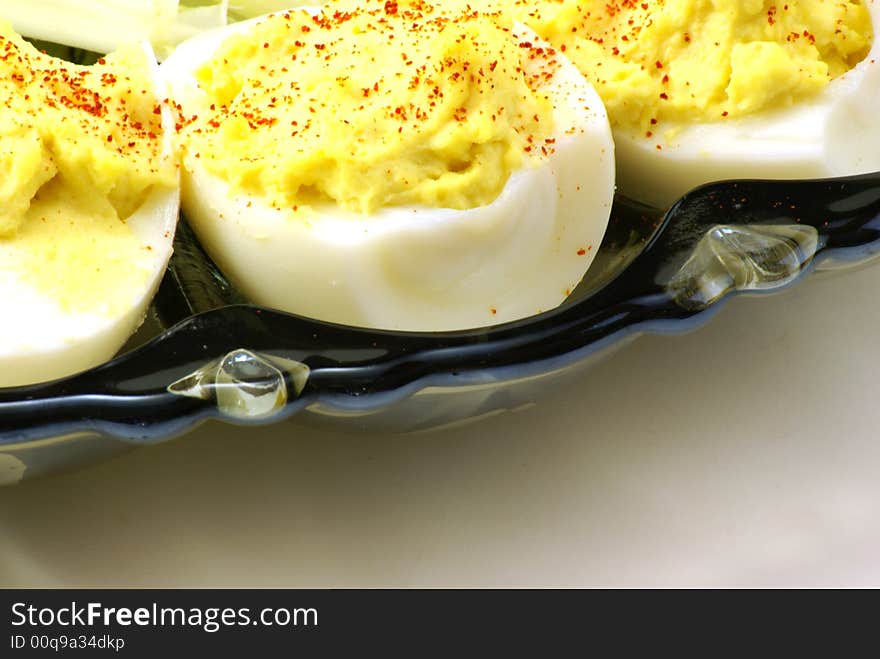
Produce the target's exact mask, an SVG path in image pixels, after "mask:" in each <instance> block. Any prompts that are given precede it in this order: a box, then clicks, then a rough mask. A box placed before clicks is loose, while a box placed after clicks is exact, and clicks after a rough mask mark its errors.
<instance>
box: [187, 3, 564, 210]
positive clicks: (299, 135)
mask: <svg viewBox="0 0 880 659" xmlns="http://www.w3.org/2000/svg"><path fill="white" fill-rule="evenodd" d="M534 48H535V46H534V45H533V44H530V43H522V42H520V43H518V41H517V40H516V39H514V38H513V37H512V36H511V34H510V25H509V24H505V23H504V22H503V20H502V19H501V17H499V16H497V15H489V14H484V13H479V12H476V11H474V10H472V9H470V8H468V7H467V6H466V5H465V4H464V3H461V4H460V5H453V3H445V4H438V5H437V6H432V5H429V4H427V3H425V2H420V1H419V0H399V1H395V0H388V1H379V2H377V1H376V0H369V1H366V2H364V1H361V2H351V3H340V2H334V3H332V4H330V5H326V6H325V7H323V9H322V10H321V12H320V13H318V14H316V15H310V14H308V13H306V12H302V11H290V12H288V13H285V14H281V15H275V16H273V17H271V18H269V19H266V20H264V21H263V22H261V23H259V24H258V25H256V26H255V27H253V28H252V29H250V30H249V31H248V32H247V33H246V34H243V35H238V36H234V37H231V38H229V39H228V40H227V41H226V42H224V44H223V45H222V47H221V48H220V49H219V51H218V52H216V53H215V54H214V56H213V57H212V59H211V60H210V61H209V62H208V63H207V64H205V65H204V66H203V67H201V69H200V70H199V71H198V74H197V78H198V81H199V85H200V87H201V89H202V90H203V91H204V93H205V99H204V109H203V111H200V112H199V113H198V114H197V115H196V116H194V117H190V118H188V125H187V127H186V128H185V129H184V131H183V145H184V149H185V151H186V153H187V154H188V157H193V158H198V159H199V160H200V162H201V163H202V164H203V166H204V167H205V168H206V169H207V170H208V171H209V172H211V173H212V174H214V175H216V176H218V177H220V178H222V179H224V180H226V181H228V182H229V183H230V184H231V185H232V187H233V190H235V191H237V192H245V193H250V194H254V195H260V196H262V197H264V198H266V199H267V200H269V203H270V204H271V205H272V206H273V207H275V208H279V209H294V210H296V209H298V208H301V207H310V206H313V205H316V204H321V203H325V202H335V203H336V204H338V205H339V206H340V207H342V208H344V209H346V210H349V211H354V212H360V213H369V212H372V211H375V210H376V209H378V208H381V207H387V206H402V205H420V206H428V207H444V208H456V209H465V208H472V207H476V206H480V205H484V204H487V203H489V202H491V201H493V200H494V199H495V198H496V197H497V196H498V194H499V193H500V192H501V190H502V189H503V187H504V185H505V183H506V181H507V179H508V177H509V176H510V174H511V172H512V171H514V170H516V169H518V168H520V167H522V166H524V165H526V164H528V163H529V162H531V161H534V160H538V159H540V158H542V157H543V155H542V154H546V152H547V150H546V148H544V149H543V151H542V147H543V146H544V145H545V143H546V141H547V140H549V136H550V135H551V131H552V128H553V126H552V121H553V120H552V106H551V103H550V101H549V100H548V99H547V97H546V96H545V95H543V94H541V93H540V91H536V90H539V88H540V84H539V83H540V82H541V81H539V80H534V79H531V78H530V75H529V74H528V73H527V71H528V67H527V65H526V62H527V60H528V59H529V58H530V57H534V56H535V55H536V53H535V52H533V49H534ZM541 54H542V55H543V53H541Z"/></svg>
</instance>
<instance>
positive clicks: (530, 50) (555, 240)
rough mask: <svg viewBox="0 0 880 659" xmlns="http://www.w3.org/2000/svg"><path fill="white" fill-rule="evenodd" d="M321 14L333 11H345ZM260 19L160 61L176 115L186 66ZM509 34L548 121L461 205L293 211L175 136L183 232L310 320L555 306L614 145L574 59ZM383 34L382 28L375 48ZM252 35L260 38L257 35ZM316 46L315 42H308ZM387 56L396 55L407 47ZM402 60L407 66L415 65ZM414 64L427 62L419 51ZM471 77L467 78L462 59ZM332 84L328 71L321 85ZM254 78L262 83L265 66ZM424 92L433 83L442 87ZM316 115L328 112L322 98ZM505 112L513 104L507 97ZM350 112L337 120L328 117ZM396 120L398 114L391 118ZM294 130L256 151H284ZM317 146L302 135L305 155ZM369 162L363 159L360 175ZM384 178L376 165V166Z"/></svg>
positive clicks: (586, 239) (355, 321)
mask: <svg viewBox="0 0 880 659" xmlns="http://www.w3.org/2000/svg"><path fill="white" fill-rule="evenodd" d="M378 6H380V7H381V3H379V4H378ZM420 6H427V5H425V3H420ZM384 10H385V12H387V15H386V16H385V17H383V16H379V17H378V18H377V23H382V22H383V21H384V20H386V18H387V20H391V18H393V15H394V14H396V13H397V12H398V11H401V12H402V11H404V9H403V3H402V2H401V8H400V9H399V10H398V7H397V3H385V8H384ZM292 11H294V10H292ZM295 11H299V10H295ZM309 11H310V12H311V14H312V15H314V16H316V17H317V18H316V21H318V23H321V21H323V20H325V19H322V18H320V16H319V12H320V11H321V10H319V9H313V10H309ZM333 11H334V9H332V8H331V9H328V10H327V12H328V14H327V16H333V15H334V14H333ZM336 11H337V13H336V14H335V15H336V16H337V17H338V16H345V15H346V14H345V13H344V12H341V13H340V10H339V9H338V8H337V9H336ZM380 19H381V20H380ZM260 20H264V19H257V21H250V22H245V23H241V24H237V25H233V26H229V27H227V28H224V29H222V30H219V31H215V32H213V33H208V34H205V35H200V36H198V37H195V38H193V39H191V40H189V41H187V42H185V43H184V44H182V45H181V46H180V47H179V48H178V49H177V50H176V51H175V52H174V53H173V54H172V55H171V56H170V57H169V58H168V59H167V60H166V61H165V62H164V63H163V65H162V67H161V68H162V71H163V73H164V76H165V78H166V79H167V80H168V81H169V83H170V86H171V89H172V93H173V97H174V98H175V101H176V102H177V103H179V104H180V112H181V114H182V116H183V117H185V118H190V117H193V116H197V115H203V114H204V113H206V112H208V111H209V110H208V105H209V103H210V100H209V99H208V98H207V96H206V94H205V92H204V90H203V89H202V88H201V87H200V82H199V80H198V79H197V72H198V71H199V69H200V67H202V66H203V65H204V64H205V63H206V62H208V61H209V60H210V59H211V58H212V55H213V54H214V53H215V52H217V50H218V49H219V48H220V47H221V44H223V42H224V40H226V39H227V38H229V37H230V36H231V35H234V34H235V35H242V34H246V33H248V32H249V31H250V30H252V29H254V28H255V26H256V25H257V24H258V23H259V21H260ZM328 20H329V19H328ZM413 22H415V23H418V21H413ZM300 29H302V30H303V32H305V31H306V30H307V29H308V26H306V27H305V28H299V27H296V28H294V29H293V30H292V32H295V33H294V34H292V35H291V37H290V39H291V40H293V39H297V38H298V36H297V35H298V34H301V32H298V30H300ZM315 29H317V28H315ZM352 29H356V28H352ZM510 37H511V38H512V39H513V40H514V42H513V43H515V44H517V45H518V47H519V48H520V49H522V52H523V55H522V58H521V59H522V67H523V69H524V70H525V75H526V76H527V78H528V79H529V80H531V81H532V83H531V84H534V85H535V92H536V93H538V94H539V95H542V96H544V97H546V99H547V100H548V107H551V108H552V117H548V119H549V118H552V126H553V128H552V133H551V134H550V135H549V136H547V137H546V138H545V139H543V140H542V141H541V143H540V144H537V143H536V144H535V145H534V149H533V150H532V149H531V147H529V148H528V150H529V151H532V153H531V154H530V155H529V157H527V158H525V159H524V160H523V162H522V164H521V165H520V166H518V167H517V168H516V169H515V171H513V172H512V173H511V174H510V176H509V178H507V180H506V181H504V182H503V185H502V186H501V189H500V191H499V193H498V194H497V195H495V196H494V197H493V198H492V199H489V200H487V201H486V202H485V203H481V204H478V205H476V206H474V207H466V208H455V207H442V205H441V206H440V207H432V206H430V205H426V204H424V203H411V202H407V203H401V204H384V205H381V206H380V207H378V208H375V209H373V208H371V209H369V210H368V211H366V212H362V211H359V210H352V209H351V207H350V206H348V207H346V206H345V205H344V204H341V203H338V201H333V200H327V199H325V198H321V199H320V200H318V201H314V202H313V203H310V204H309V206H310V207H309V208H308V209H307V210H306V211H305V212H304V209H303V208H301V207H300V208H299V209H298V210H297V209H296V208H294V209H291V208H280V207H279V205H278V204H277V203H275V202H274V201H271V200H269V199H268V198H267V197H265V196H261V195H258V194H252V193H248V192H246V191H243V190H242V189H241V188H240V187H237V186H236V185H234V184H233V183H232V182H230V181H229V180H225V179H224V178H223V177H221V176H218V175H216V174H214V173H211V172H210V171H208V167H206V165H205V154H204V153H198V152H194V150H193V149H192V148H188V147H187V146H186V144H184V147H183V156H182V163H183V172H182V203H183V208H184V212H185V216H186V218H187V219H188V221H189V222H190V223H191V224H192V226H193V228H194V230H195V231H196V233H197V235H198V237H199V240H200V241H201V243H202V244H203V245H204V246H205V247H206V249H207V251H208V253H209V254H210V255H211V257H212V258H213V259H214V260H215V261H216V263H217V264H218V266H219V267H220V268H221V269H222V271H223V272H224V273H225V274H226V275H227V276H228V278H229V279H230V280H231V281H232V282H233V283H234V284H235V285H236V286H237V287H238V288H239V289H240V290H241V291H242V292H243V293H244V294H245V295H247V296H248V297H249V298H250V299H252V300H253V301H254V302H256V303H260V304H263V305H268V306H271V307H276V308H279V309H283V310H286V311H289V312H293V313H297V314H301V315H305V316H310V317H313V318H317V319H321V320H325V321H331V322H337V323H344V324H349V325H356V326H365V327H378V328H390V329H402V330H424V331H432V330H453V329H463V328H471V327H479V326H485V325H491V324H496V323H501V322H505V321H511V320H515V319H519V318H523V317H526V316H531V315H533V314H537V313H540V312H542V311H547V310H549V309H552V308H554V307H556V306H557V305H559V304H560V303H561V302H562V301H563V300H564V299H565V298H566V296H567V295H568V294H569V293H570V292H571V290H572V289H573V288H574V287H575V286H577V284H578V283H579V282H580V280H581V278H582V277H583V275H584V273H585V271H586V270H587V268H588V267H589V265H590V263H591V261H592V259H593V257H594V255H595V254H596V251H597V249H598V247H599V244H600V242H601V240H602V236H603V233H604V231H605V228H606V225H607V222H608V217H609V213H610V209H611V202H612V196H613V189H614V148H613V143H612V139H611V133H610V128H609V124H608V119H607V116H606V113H605V111H604V108H603V105H602V102H601V101H600V99H599V98H598V96H597V95H596V93H595V91H594V90H593V88H592V87H591V86H590V85H589V84H588V83H587V82H586V80H585V79H584V77H583V76H582V75H581V74H580V73H579V72H578V71H577V69H576V68H575V67H574V66H573V65H572V64H571V63H570V62H568V60H566V59H565V58H564V57H563V56H562V55H561V54H560V53H559V52H557V51H555V50H554V49H553V48H551V47H550V46H549V45H548V44H546V43H545V42H543V41H541V40H540V39H538V37H537V36H536V35H535V34H534V33H533V32H531V31H530V30H528V29H527V28H525V27H523V26H517V27H516V28H515V30H514V33H513V34H511V35H510ZM392 39H393V38H392ZM328 42H329V37H328ZM393 43H395V42H393V41H391V40H389V48H391V47H392V45H393ZM258 45H259V44H258ZM265 47H266V48H269V47H270V45H269V44H268V42H267V44H266V46H265ZM309 47H311V46H309ZM318 47H320V48H321V49H322V51H321V52H323V48H324V44H323V43H320V44H316V45H315V48H318ZM331 47H332V46H330V45H328V46H327V48H331ZM401 55H402V56H403V60H406V58H407V54H406V53H401ZM395 57H397V53H396V52H395ZM295 59H296V57H294V58H293V60H295ZM404 63H405V64H407V65H409V66H414V67H418V66H420V63H419V62H415V63H412V62H404ZM425 64H426V66H428V67H430V66H433V62H426V63H425ZM284 65H285V66H287V67H291V70H292V71H295V70H296V69H295V68H294V67H296V66H297V62H296V61H291V60H290V57H289V56H287V59H285V61H284ZM372 68H374V69H375V68H380V67H378V66H377V65H373V66H372ZM484 68H485V69H486V70H483V69H481V70H480V72H479V75H480V76H483V75H489V71H488V68H492V69H493V70H494V68H495V67H494V66H492V67H484ZM500 68H501V67H499V74H500ZM230 69H232V70H233V71H235V70H236V67H235V66H234V65H233V66H231V67H230ZM360 70H361V71H365V72H366V73H372V74H374V75H377V76H378V75H380V74H382V75H386V77H388V78H389V79H391V78H392V76H395V75H397V74H396V73H395V72H394V71H393V70H390V69H389V70H387V71H371V65H370V63H369V61H368V60H365V61H364V62H363V63H362V64H361V65H360ZM431 70H433V69H431ZM437 70H438V71H439V70H441V69H439V68H438V69H437ZM465 70H467V67H465ZM447 73H448V71H447ZM472 73H473V74H475V75H476V67H474V70H473V71H472ZM520 74H522V72H520ZM231 75H233V76H234V75H235V74H234V73H233V74H231ZM416 78H417V76H414V77H413V79H414V80H416ZM408 79H409V78H407V80H408ZM344 82H345V81H344V80H342V77H340V76H339V75H336V77H334V74H333V73H331V72H330V70H329V69H328V73H327V75H326V85H327V86H328V88H329V86H331V85H333V84H336V83H339V84H344ZM265 84H271V83H270V80H269V77H268V76H267V80H266V83H265ZM383 84H384V83H383ZM415 84H418V82H417V81H416V82H415ZM290 86H291V87H294V86H297V82H296V81H295V80H294V81H293V82H291V83H290ZM372 89H377V90H378V89H379V83H376V85H375V87H368V86H364V90H363V95H364V97H368V96H369V95H370V94H371V93H372V91H371V90H372ZM437 89H438V93H439V91H442V89H443V87H442V86H441V85H438V87H437ZM312 91H313V92H314V91H315V90H312ZM317 93H318V96H317V97H316V98H317V99H318V100H316V102H315V104H316V105H318V103H319V102H320V100H321V99H322V98H325V97H326V95H325V94H324V93H322V90H321V89H318V90H317ZM360 93H361V92H360V91H359V90H357V91H356V95H358V96H359V95H360ZM234 102H235V101H234V100H233V101H232V103H234ZM403 106H405V102H402V105H401V107H403ZM311 110H312V111H314V108H311ZM321 111H323V112H328V113H334V112H335V110H333V109H332V108H325V109H323V110H321ZM506 111H507V112H515V111H516V107H515V105H510V106H509V107H507V108H506ZM258 114H259V113H258ZM212 116H216V115H212ZM307 116H308V115H307ZM307 116H306V118H307ZM351 118H352V117H346V116H339V117H338V119H339V121H340V122H344V121H346V120H347V119H351ZM493 119H494V116H493ZM534 119H535V121H537V120H538V116H537V115H536V116H535V118H534ZM217 120H218V123H219V122H220V121H221V120H222V117H217ZM276 120H277V121H279V122H280V123H284V125H285V126H287V125H292V126H294V127H297V126H298V124H297V122H298V121H299V122H303V123H304V121H305V119H304V118H303V117H286V118H285V119H284V120H283V121H282V120H280V119H279V118H278V117H276V116H275V115H273V117H272V119H271V121H273V122H274V121H276ZM530 120H531V119H530ZM212 121H213V119H212ZM253 121H254V122H256V121H257V119H254V120H253ZM267 121H268V120H267ZM299 126H301V124H299ZM252 129H254V130H256V128H255V127H253V126H252ZM403 130H404V128H403V127H402V126H401V127H400V128H399V129H398V131H403ZM293 132H295V130H294V131H293ZM295 139H296V138H295V137H291V138H290V140H289V141H287V140H285V141H281V142H278V143H277V144H275V145H274V147H271V148H270V147H266V148H264V151H274V152H277V153H279V154H283V153H286V152H287V151H289V150H294V149H296V148H297V147H296V141H295ZM437 139H439V138H437ZM352 140H354V137H352ZM322 148H323V147H322V145H321V144H317V145H315V146H314V149H316V150H318V151H320V149H322ZM542 150H543V153H542ZM255 155H257V154H255ZM259 155H260V156H263V155H265V154H263V153H261V154H259ZM213 157H214V158H217V157H218V154H213ZM245 157H248V156H245ZM262 162H264V161H263V160H261V163H262ZM274 166H275V165H273V164H272V163H271V161H268V162H267V164H265V165H261V167H262V168H263V169H261V170H259V171H256V172H255V173H254V172H253V171H250V170H249V171H250V173H249V174H248V175H247V176H260V175H261V174H262V172H263V171H264V169H271V168H272V167H274ZM387 166H388V165H385V167H387ZM294 174H295V173H294ZM374 174H375V172H369V171H368V172H366V174H365V176H367V177H369V176H373V175H374ZM379 174H380V177H381V176H385V174H384V173H382V172H381V171H380V172H379ZM395 174H396V173H395V172H393V171H390V170H389V171H387V175H388V176H389V177H393V176H394V175H395ZM445 174H446V172H444V173H441V174H436V175H437V176H438V177H441V176H443V175H445ZM328 176H329V174H328ZM319 182H320V181H319ZM478 183H479V181H478ZM307 187H312V186H307Z"/></svg>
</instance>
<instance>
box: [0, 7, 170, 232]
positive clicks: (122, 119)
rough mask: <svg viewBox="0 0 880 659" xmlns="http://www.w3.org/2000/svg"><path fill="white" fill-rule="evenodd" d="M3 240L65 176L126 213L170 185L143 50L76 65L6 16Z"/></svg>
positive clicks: (1, 63)
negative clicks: (27, 36)
mask: <svg viewBox="0 0 880 659" xmlns="http://www.w3.org/2000/svg"><path fill="white" fill-rule="evenodd" d="M0 98H2V99H3V100H2V101H0V168H2V171H3V176H2V177H0V240H2V239H4V238H5V239H8V238H9V237H11V236H14V234H15V233H16V232H17V231H18V230H19V229H20V226H21V224H22V222H23V221H24V220H25V217H26V216H27V212H28V209H29V208H30V205H31V202H32V200H33V199H34V197H35V195H36V194H37V192H38V191H39V190H40V188H41V187H43V186H44V185H45V184H47V183H48V182H49V181H51V180H53V179H55V178H58V179H59V180H60V181H61V182H62V183H63V184H64V185H65V186H66V187H67V189H68V191H69V193H70V195H72V196H76V197H93V196H96V195H97V196H98V197H100V198H102V199H105V200H106V201H107V202H109V204H110V205H111V206H112V207H113V209H114V210H115V212H116V214H117V215H118V216H119V217H120V218H125V217H127V216H128V215H129V214H131V212H132V211H134V209H136V208H137V207H138V206H139V205H140V203H141V202H142V200H143V199H144V197H145V196H146V194H147V192H148V190H149V189H150V188H151V187H152V186H154V185H156V184H157V183H158V184H166V185H173V184H174V177H175V170H174V165H173V162H172V161H170V159H167V158H164V159H163V158H161V157H160V153H161V142H160V137H159V136H160V135H161V132H162V130H161V126H160V117H159V114H158V110H159V106H158V105H157V101H156V98H155V95H154V93H153V91H152V83H151V82H150V78H149V68H148V63H147V59H146V56H145V55H144V53H143V52H142V51H140V50H139V49H137V48H134V47H133V48H129V49H123V50H120V51H119V52H117V53H114V54H112V55H108V56H107V58H106V59H103V60H100V61H99V63H98V64H96V65H94V66H76V65H73V64H69V63H66V62H62V61H60V60H58V59H55V58H52V57H49V56H47V55H44V54H42V53H40V52H39V51H38V50H36V48H34V47H33V46H32V45H30V44H29V43H26V42H25V41H24V40H23V39H21V37H19V36H18V35H17V34H15V32H13V31H12V29H11V28H10V27H9V25H8V24H6V23H3V22H0Z"/></svg>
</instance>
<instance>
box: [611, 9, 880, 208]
mask: <svg viewBox="0 0 880 659" xmlns="http://www.w3.org/2000/svg"><path fill="white" fill-rule="evenodd" d="M864 4H865V5H866V6H867V9H868V11H869V13H870V16H871V22H872V24H873V33H874V40H873V44H872V47H871V49H870V52H869V53H868V54H867V56H866V57H865V58H864V59H863V60H861V61H860V62H859V63H857V64H856V65H855V66H854V67H853V68H851V69H850V70H849V71H847V72H846V73H844V74H843V75H841V76H839V77H837V78H834V79H833V80H831V81H830V82H829V83H828V84H827V85H825V87H824V88H823V89H822V90H821V91H819V92H818V93H817V94H815V95H814V96H812V97H808V98H804V99H801V100H799V101H797V102H796V103H794V104H792V105H790V106H788V107H780V108H774V109H769V110H763V111H760V112H757V113H755V114H749V115H746V116H743V117H740V118H737V119H725V118H723V117H720V116H719V118H718V121H712V122H702V123H680V124H676V123H674V122H662V123H661V124H660V125H658V126H657V127H656V128H653V129H652V130H651V133H652V134H651V135H650V136H646V134H645V132H644V129H641V130H639V129H627V128H623V127H616V128H615V130H614V138H615V143H616V146H617V163H618V185H619V187H620V190H621V191H622V192H623V193H624V194H628V195H632V196H636V197H638V198H641V199H643V200H645V201H648V202H650V203H653V204H655V205H657V206H659V207H664V208H665V207H667V206H668V205H669V204H671V203H672V202H673V201H675V200H676V199H677V198H678V197H680V196H681V195H683V194H684V193H685V192H687V191H688V190H689V189H691V188H693V187H695V186H697V185H700V184H703V183H707V182H710V181H716V180H721V179H735V178H776V179H796V178H823V177H833V176H845V175H851V174H861V173H867V172H873V171H880V39H878V35H880V0H864ZM786 7H787V6H786ZM773 9H774V10H776V7H774V8H773ZM779 11H782V8H781V6H780V7H779ZM801 38H804V37H803V35H801ZM754 64H755V66H757V67H761V66H768V65H769V64H767V63H766V62H764V63H762V62H755V63H754Z"/></svg>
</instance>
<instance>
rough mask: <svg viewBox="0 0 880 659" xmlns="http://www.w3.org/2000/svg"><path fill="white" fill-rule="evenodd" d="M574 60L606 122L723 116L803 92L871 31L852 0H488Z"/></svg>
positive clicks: (857, 52) (824, 79) (861, 52)
mask: <svg viewBox="0 0 880 659" xmlns="http://www.w3.org/2000/svg"><path fill="white" fill-rule="evenodd" d="M488 3H489V4H491V5H495V6H499V5H500V6H504V7H505V8H507V10H512V11H511V13H512V14H513V15H514V16H516V17H517V18H518V19H519V20H521V21H523V22H524V23H526V24H528V25H529V26H530V27H531V28H532V29H534V30H535V31H536V32H537V33H538V34H539V35H541V36H542V37H543V38H545V39H547V40H548V41H549V42H550V43H552V44H553V45H554V46H556V47H557V48H560V49H561V50H563V51H564V52H565V54H566V55H567V56H568V57H569V58H570V59H571V60H572V61H573V62H574V63H575V64H576V65H577V66H578V68H580V70H581V72H582V73H583V74H584V75H585V76H586V77H587V78H588V79H589V80H590V81H591V82H592V83H593V85H594V86H595V87H596V89H597V91H598V92H599V95H600V96H601V97H602V99H603V101H604V102H605V105H606V107H607V110H608V114H609V118H610V120H611V123H612V126H615V127H625V128H631V129H637V130H641V131H645V133H646V135H647V136H648V137H650V136H651V133H652V130H653V127H654V126H656V125H657V124H658V123H661V122H665V121H669V122H675V123H695V122H712V121H724V120H726V119H729V118H730V119H732V118H737V117H743V116H746V115H749V114H752V113H755V112H759V111H763V110H769V109H773V108H780V107H786V106H790V105H792V104H794V103H796V102H799V101H800V100H803V99H806V98H809V97H810V96H811V95H814V94H816V93H817V92H819V91H820V90H822V89H823V88H824V87H825V85H827V84H828V82H829V81H830V80H832V79H833V78H836V77H838V76H840V75H842V74H843V73H845V72H846V71H848V70H849V69H851V68H852V67H853V66H855V65H856V64H857V63H858V62H859V61H860V60H862V59H864V57H865V55H866V54H867V53H868V51H869V49H870V46H871V41H872V38H873V34H872V26H871V17H870V14H869V12H868V10H867V8H866V6H865V4H864V3H863V2H860V1H858V0H850V1H844V2H840V1H837V0H834V1H832V0H801V1H799V2H789V3H784V2H778V1H770V2H767V1H765V0H646V1H641V2H640V1H635V0H612V1H610V2H609V1H608V0H602V1H599V2H596V1H592V0H488Z"/></svg>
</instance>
